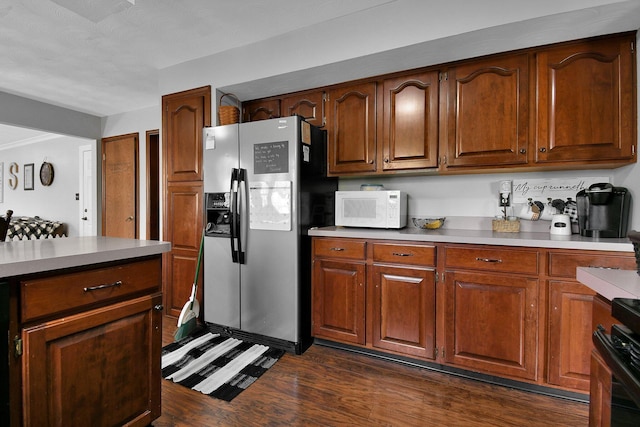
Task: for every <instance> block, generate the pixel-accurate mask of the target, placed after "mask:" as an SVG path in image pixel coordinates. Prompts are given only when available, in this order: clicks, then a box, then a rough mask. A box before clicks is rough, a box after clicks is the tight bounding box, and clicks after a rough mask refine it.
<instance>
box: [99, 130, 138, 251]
mask: <svg viewBox="0 0 640 427" xmlns="http://www.w3.org/2000/svg"><path fill="white" fill-rule="evenodd" d="M138 185H139V183H138V134H137V133H130V134H127V135H120V136H112V137H108V138H103V139H102V235H103V236H109V237H125V238H129V239H137V238H138V236H139V230H138V216H139V215H138V193H139V190H138Z"/></svg>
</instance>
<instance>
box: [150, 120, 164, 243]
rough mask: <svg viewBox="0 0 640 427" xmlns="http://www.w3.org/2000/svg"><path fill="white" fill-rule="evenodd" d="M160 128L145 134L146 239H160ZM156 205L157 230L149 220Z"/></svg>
mask: <svg viewBox="0 0 640 427" xmlns="http://www.w3.org/2000/svg"><path fill="white" fill-rule="evenodd" d="M160 150H161V147H160V130H159V129H153V130H148V131H147V135H146V159H147V161H146V165H147V170H146V177H147V215H146V218H147V221H146V222H147V230H146V238H147V239H148V240H160V236H161V232H162V224H161V222H162V215H161V212H162V205H161V201H162V197H161V192H162V187H161V182H162V179H161V176H160V173H161V169H160ZM154 206H157V208H158V209H157V221H156V227H157V230H153V229H152V223H153V221H152V220H151V218H152V214H153V212H154V211H153V207H154Z"/></svg>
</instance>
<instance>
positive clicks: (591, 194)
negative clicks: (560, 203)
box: [576, 183, 631, 238]
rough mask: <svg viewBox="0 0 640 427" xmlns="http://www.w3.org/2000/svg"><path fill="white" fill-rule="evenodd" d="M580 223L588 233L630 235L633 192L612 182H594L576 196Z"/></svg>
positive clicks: (594, 235) (600, 235) (590, 235)
mask: <svg viewBox="0 0 640 427" xmlns="http://www.w3.org/2000/svg"><path fill="white" fill-rule="evenodd" d="M576 199H577V200H576V204H577V209H578V226H579V229H580V235H581V236H585V237H596V238H598V237H617V238H622V237H626V236H627V226H628V223H629V206H630V205H631V195H630V194H629V191H628V190H627V189H626V188H623V187H614V186H613V185H611V184H609V183H600V184H593V185H591V186H590V187H589V188H588V189H585V190H582V191H580V192H579V193H578V194H577V196H576Z"/></svg>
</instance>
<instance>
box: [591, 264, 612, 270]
mask: <svg viewBox="0 0 640 427" xmlns="http://www.w3.org/2000/svg"><path fill="white" fill-rule="evenodd" d="M589 268H599V269H600V270H620V268H619V267H600V266H598V265H590V266H589Z"/></svg>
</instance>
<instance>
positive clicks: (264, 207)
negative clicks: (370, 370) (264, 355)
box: [203, 116, 337, 354]
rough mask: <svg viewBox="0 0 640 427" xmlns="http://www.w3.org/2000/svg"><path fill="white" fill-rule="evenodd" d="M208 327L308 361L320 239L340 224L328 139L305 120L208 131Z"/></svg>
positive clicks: (205, 167)
mask: <svg viewBox="0 0 640 427" xmlns="http://www.w3.org/2000/svg"><path fill="white" fill-rule="evenodd" d="M203 139H204V192H205V218H206V221H207V226H206V230H205V239H204V290H203V293H204V301H203V305H204V321H205V323H206V325H207V326H208V327H209V329H210V330H212V331H213V332H220V333H223V334H226V335H232V336H236V337H238V338H241V339H246V340H250V341H253V342H258V343H261V344H268V345H272V346H275V347H279V348H283V349H285V350H287V351H290V352H294V353H296V354H300V353H302V352H304V350H306V348H307V347H308V346H309V345H310V343H311V340H312V339H311V238H310V237H309V236H308V233H307V231H308V229H309V228H310V227H315V226H324V225H333V223H334V214H333V212H334V195H335V191H336V190H337V180H336V179H335V178H327V177H326V132H325V131H323V130H321V129H318V128H316V127H314V126H311V125H310V124H309V123H307V122H305V121H303V120H302V119H301V118H300V117H298V116H292V117H286V118H279V119H271V120H264V121H259V122H249V123H241V124H233V125H225V126H217V127H212V128H205V129H204V132H203Z"/></svg>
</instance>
